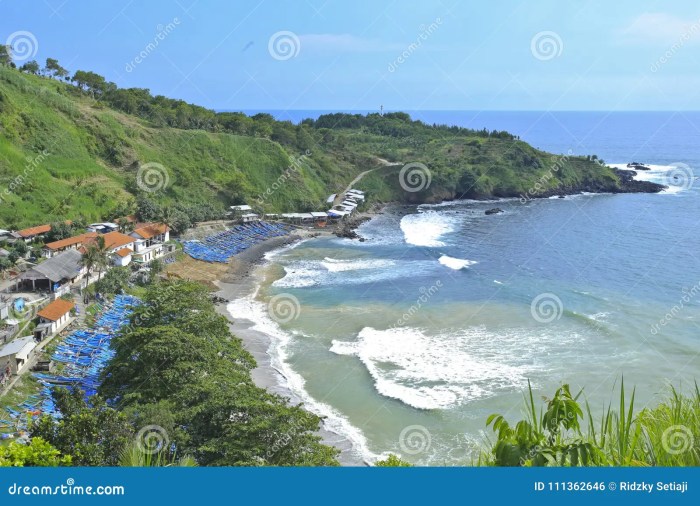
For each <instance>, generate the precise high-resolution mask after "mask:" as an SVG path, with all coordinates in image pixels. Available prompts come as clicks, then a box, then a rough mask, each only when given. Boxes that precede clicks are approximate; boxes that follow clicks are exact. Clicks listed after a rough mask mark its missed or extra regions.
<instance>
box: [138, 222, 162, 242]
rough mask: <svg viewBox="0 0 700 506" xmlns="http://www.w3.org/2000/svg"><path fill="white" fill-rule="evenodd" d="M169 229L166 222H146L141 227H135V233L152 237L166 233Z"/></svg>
mask: <svg viewBox="0 0 700 506" xmlns="http://www.w3.org/2000/svg"><path fill="white" fill-rule="evenodd" d="M168 230H169V228H168V226H167V225H166V224H165V223H146V224H144V225H142V226H140V227H139V228H135V229H134V233H135V234H138V235H139V236H140V237H143V238H144V239H150V238H152V237H155V236H157V235H161V234H164V233H166V232H167V231H168Z"/></svg>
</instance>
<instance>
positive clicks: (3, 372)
mask: <svg viewBox="0 0 700 506" xmlns="http://www.w3.org/2000/svg"><path fill="white" fill-rule="evenodd" d="M34 348H36V341H35V340H34V336H25V337H19V338H17V339H15V340H14V341H10V342H9V343H7V344H6V345H5V346H3V347H2V348H0V385H3V384H5V383H7V382H8V381H9V380H10V378H11V377H12V376H13V375H15V374H19V373H20V372H22V370H23V369H24V368H25V367H26V366H27V365H28V363H29V362H30V361H31V359H32V357H33V355H34Z"/></svg>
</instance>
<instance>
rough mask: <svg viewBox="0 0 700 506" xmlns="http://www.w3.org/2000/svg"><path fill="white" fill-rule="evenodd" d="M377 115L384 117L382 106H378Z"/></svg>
mask: <svg viewBox="0 0 700 506" xmlns="http://www.w3.org/2000/svg"><path fill="white" fill-rule="evenodd" d="M379 115H380V116H384V106H383V105H380V106H379Z"/></svg>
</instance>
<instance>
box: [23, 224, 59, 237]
mask: <svg viewBox="0 0 700 506" xmlns="http://www.w3.org/2000/svg"><path fill="white" fill-rule="evenodd" d="M50 230H51V225H37V226H36V227H29V228H25V229H22V230H18V231H17V233H18V234H19V235H21V236H22V237H34V236H35V235H39V234H45V233H46V232H48V231H50Z"/></svg>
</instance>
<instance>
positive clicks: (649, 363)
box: [257, 113, 700, 464]
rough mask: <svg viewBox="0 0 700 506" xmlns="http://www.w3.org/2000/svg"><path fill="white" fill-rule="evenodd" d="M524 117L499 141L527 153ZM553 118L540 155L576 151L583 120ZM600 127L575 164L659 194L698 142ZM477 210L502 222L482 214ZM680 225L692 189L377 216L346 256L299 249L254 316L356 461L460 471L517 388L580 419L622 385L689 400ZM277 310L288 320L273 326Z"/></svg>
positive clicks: (661, 132) (516, 407) (691, 267)
mask: <svg viewBox="0 0 700 506" xmlns="http://www.w3.org/2000/svg"><path fill="white" fill-rule="evenodd" d="M503 114H505V113H498V114H497V115H496V116H499V115H503ZM530 114H534V113H518V114H515V115H514V116H515V119H514V117H512V116H508V121H505V120H503V123H508V122H510V123H511V124H506V125H504V126H502V127H499V128H502V129H510V130H512V131H515V132H516V133H520V134H521V135H522V136H523V137H524V138H525V140H528V139H527V135H526V134H524V133H523V132H525V131H526V130H527V129H526V125H525V123H527V121H531V116H528V115H530ZM567 114H569V115H570V116H569V117H568V119H567V123H566V127H567V128H566V132H563V131H559V132H558V133H557V132H554V131H552V132H550V134H549V137H550V138H551V139H553V140H552V141H551V146H549V148H548V147H547V146H546V145H544V146H543V145H540V147H544V148H548V149H552V150H555V151H563V150H559V149H556V148H557V146H565V145H566V144H567V142H566V141H565V140H564V139H565V138H566V137H567V136H570V135H574V136H577V135H578V136H580V137H581V138H583V137H584V135H583V134H582V133H580V132H579V131H581V132H582V131H583V130H585V129H586V128H589V127H590V124H591V121H592V120H591V118H590V116H589V115H586V114H584V113H580V115H579V116H578V120H577V116H576V114H574V113H567ZM612 116H613V117H614V121H612V122H611V123H610V124H611V125H613V126H614V128H612V127H611V128H610V129H608V130H607V131H605V132H603V133H601V132H600V131H596V132H594V133H592V134H590V135H589V136H588V139H589V141H588V142H590V139H598V140H597V141H596V142H598V144H599V145H598V146H592V147H595V148H597V149H591V150H590V152H594V153H599V154H600V156H604V157H605V159H606V161H607V162H609V163H626V162H628V161H631V160H636V161H642V162H646V163H650V164H656V166H655V167H654V169H655V170H654V171H652V172H650V173H645V174H643V175H642V176H643V177H645V178H647V179H652V180H659V181H669V180H672V178H671V177H670V175H669V174H670V172H669V171H670V169H671V168H670V167H668V166H667V165H668V164H669V163H671V162H684V163H686V164H688V165H689V166H690V167H691V169H690V170H692V166H693V165H695V163H694V162H695V159H694V156H695V157H696V156H697V155H695V152H694V146H695V145H697V139H696V137H697V136H698V132H700V129H699V130H694V129H679V125H678V124H677V123H674V122H673V121H670V122H669V121H667V122H666V123H663V122H660V121H661V119H660V118H661V117H660V116H659V115H658V114H651V115H649V116H647V117H646V120H645V121H641V122H640V117H639V116H634V117H632V116H630V115H627V116H624V115H623V116H624V117H620V116H615V115H612ZM518 118H520V120H521V121H522V122H523V124H522V125H520V126H519V127H518V125H514V124H515V123H517V120H518ZM630 118H633V121H632V120H630ZM695 118H696V119H700V118H698V117H697V116H696V117H695ZM497 119H498V118H496V120H497ZM666 119H667V118H666ZM496 120H494V121H496ZM606 121H608V122H610V121H611V120H609V119H608V120H606ZM625 121H631V123H629V128H627V129H621V126H620V125H623V124H624V123H625ZM654 122H657V123H654ZM640 125H642V126H643V128H642V127H640ZM664 125H665V126H664ZM494 126H495V125H492V124H489V127H494ZM598 128H599V129H600V128H603V129H604V127H600V126H599V127H598ZM635 129H636V130H635ZM640 129H642V130H643V129H647V130H651V131H654V133H653V135H652V136H648V137H645V133H643V132H640V131H639V130H640ZM560 130H561V129H560ZM531 131H532V130H531ZM631 131H637V134H636V135H637V138H636V139H630V135H631V134H630V132H631ZM681 131H682V132H684V133H683V134H679V132H681ZM679 135H681V136H683V135H684V136H685V137H682V138H680V139H679V138H678V136H679ZM536 140H538V141H540V142H544V141H543V139H542V138H539V137H538V138H537V139H536ZM656 145H658V146H659V147H658V149H656V150H655V149H654V147H655V146H656ZM642 146H643V147H642ZM669 146H672V148H671V147H669ZM567 149H572V148H567ZM671 152H673V153H674V154H675V158H673V157H672V154H671ZM655 153H656V154H655ZM494 205H497V206H498V207H500V208H502V209H503V210H504V211H505V212H504V213H502V214H498V215H493V216H486V215H485V214H484V211H485V210H486V209H489V208H491V207H494ZM698 216H700V200H699V199H698V194H697V189H696V185H695V181H694V179H693V178H689V179H688V181H686V184H683V185H682V186H678V187H672V188H671V191H669V192H665V193H662V194H656V195H581V196H574V197H568V198H566V199H546V200H535V201H529V202H526V203H521V202H520V201H519V200H507V201H499V202H498V203H497V204H494V203H493V202H473V201H462V202H453V203H446V204H441V205H435V206H421V207H410V208H404V207H401V208H389V209H387V211H386V212H385V213H384V214H382V215H380V216H378V217H377V218H376V219H374V220H372V221H371V222H369V223H367V224H365V225H363V226H362V227H361V229H360V234H361V235H363V236H365V237H367V238H368V240H367V241H366V242H364V243H359V242H353V241H349V240H342V239H336V238H333V239H329V238H326V239H316V240H311V241H307V242H304V243H302V244H300V245H298V246H296V247H294V248H292V249H287V250H284V251H283V252H281V253H279V254H277V255H275V256H274V257H273V258H272V259H271V264H270V266H269V270H268V276H269V279H268V282H267V283H266V284H265V285H264V286H263V288H262V290H261V293H260V300H261V301H262V303H260V306H259V309H260V310H259V312H258V313H257V317H258V318H259V319H260V324H261V325H267V326H268V328H269V329H270V331H271V332H272V333H274V334H275V335H276V336H277V338H276V340H275V348H274V350H273V351H274V352H275V353H276V354H277V357H276V359H277V360H278V364H277V365H278V366H279V367H280V368H282V369H283V370H284V371H285V372H286V373H287V374H288V376H289V377H290V384H291V385H290V386H291V387H292V389H293V390H295V391H297V392H300V393H301V394H302V395H303V396H305V400H306V401H307V403H308V404H309V406H310V407H311V408H312V409H316V410H317V411H318V412H320V413H322V414H324V415H326V416H328V417H329V418H328V423H329V425H330V426H331V428H333V429H334V430H337V431H338V432H342V433H345V434H346V435H347V436H348V437H349V438H350V439H351V440H353V441H354V443H355V451H356V452H357V454H358V455H361V456H362V457H364V458H372V457H375V456H377V455H380V454H382V453H385V452H390V451H391V452H396V453H399V454H401V455H402V456H404V458H407V459H409V460H412V461H414V462H416V463H420V464H464V463H468V462H469V459H470V456H471V455H473V452H474V451H475V448H477V447H478V445H479V444H480V443H483V441H484V438H485V437H486V433H485V432H484V431H485V429H486V427H485V420H486V418H487V416H488V415H489V414H491V413H494V412H500V413H505V414H507V415H508V416H509V418H511V419H515V418H517V417H520V415H521V409H522V394H523V391H524V390H525V389H526V388H527V382H528V380H529V381H531V382H532V384H533V387H534V389H535V391H536V393H537V394H538V395H547V394H551V393H553V391H554V389H555V388H556V387H557V386H558V385H560V384H561V383H564V382H566V383H570V384H571V385H572V387H573V388H574V389H579V388H584V387H585V390H584V392H585V395H586V397H587V398H588V399H589V400H590V401H591V403H592V406H593V407H594V409H602V408H603V406H604V404H606V403H607V402H609V401H610V399H614V393H613V390H614V388H615V386H616V385H619V381H620V379H621V378H622V376H623V375H624V378H625V382H626V383H627V384H628V385H631V384H634V385H636V386H637V392H638V398H639V400H640V402H641V403H642V404H644V403H649V402H651V403H653V402H654V401H655V400H657V399H658V395H659V394H662V393H663V392H664V389H665V387H666V386H667V385H668V384H674V385H678V384H683V385H687V386H690V385H689V383H690V382H692V381H693V380H694V379H695V378H697V377H698V372H699V366H700V356H699V354H698V352H700V343H699V342H698V321H700V320H699V319H700V303H698V296H700V256H699V255H698V251H699V246H700V238H699V236H698V225H697V217H698ZM273 297H274V298H273ZM271 298H273V299H272V301H273V302H272V304H271V305H270V306H265V305H263V304H267V302H268V301H269V300H270V299H271ZM290 301H291V302H290ZM284 303H288V304H287V306H286V308H287V309H289V310H290V311H291V313H284V314H283V315H282V316H280V313H279V311H278V309H279V307H278V306H279V305H280V304H284ZM262 308H264V309H265V310H266V311H263V310H262ZM270 316H272V317H273V318H272V319H271V318H270ZM273 319H274V320H276V321H272V320H273ZM262 320H265V321H262ZM640 406H641V405H640Z"/></svg>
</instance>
